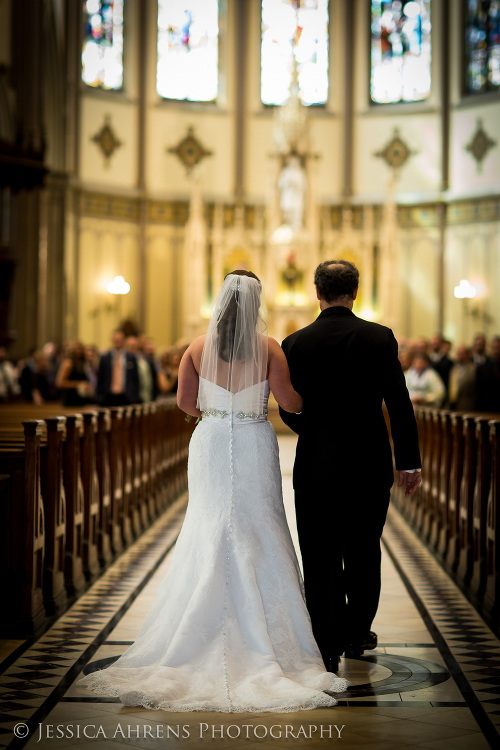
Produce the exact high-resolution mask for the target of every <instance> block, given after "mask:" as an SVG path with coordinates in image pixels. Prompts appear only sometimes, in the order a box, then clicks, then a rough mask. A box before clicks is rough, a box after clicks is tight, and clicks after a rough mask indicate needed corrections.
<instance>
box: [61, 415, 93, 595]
mask: <svg viewBox="0 0 500 750" xmlns="http://www.w3.org/2000/svg"><path fill="white" fill-rule="evenodd" d="M82 436H83V418H82V415H81V414H69V415H68V416H67V417H66V440H65V442H64V452H63V453H64V489H65V494H66V555H65V565H64V582H65V585H66V591H67V592H68V594H69V596H71V597H75V596H79V595H80V594H81V593H82V592H83V591H84V590H85V589H86V587H87V581H86V579H85V575H84V572H83V537H84V527H83V522H84V507H83V482H82V476H81V467H80V438H81V437H82ZM87 515H88V513H87Z"/></svg>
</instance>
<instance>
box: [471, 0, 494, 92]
mask: <svg viewBox="0 0 500 750" xmlns="http://www.w3.org/2000/svg"><path fill="white" fill-rule="evenodd" d="M465 66H466V67H465V89H466V91H467V92H469V93H476V92H483V91H491V90H493V91H495V90H498V88H499V87H500V2H498V0H496V1H495V0H489V1H488V2H485V0H467V2H466V19H465Z"/></svg>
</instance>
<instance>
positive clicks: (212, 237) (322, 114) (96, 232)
mask: <svg viewBox="0 0 500 750" xmlns="http://www.w3.org/2000/svg"><path fill="white" fill-rule="evenodd" d="M237 3H238V0H223V1H222V2H220V16H219V18H220V46H219V87H220V96H219V98H218V101H217V102H216V103H193V102H174V101H168V100H162V99H161V98H160V97H159V96H158V94H157V92H156V55H157V36H156V35H157V29H156V15H157V14H156V2H155V0H147V1H146V2H144V0H127V1H126V3H125V27H124V37H125V44H124V85H123V89H122V90H121V91H103V90H100V89H93V88H91V87H88V86H86V85H84V84H83V83H82V82H81V81H78V86H77V87H76V89H75V88H74V86H73V83H72V82H71V80H70V78H71V77H69V78H68V71H69V70H70V68H71V65H70V64H69V63H68V60H69V59H70V58H71V59H73V58H74V61H75V62H74V65H75V69H77V68H78V65H79V63H78V59H79V55H80V49H76V46H79V45H80V44H81V39H80V38H78V39H77V36H78V35H76V36H75V39H76V41H74V40H73V41H71V39H70V38H69V37H68V38H67V39H65V29H67V28H69V25H71V24H70V22H71V18H70V15H68V14H69V13H70V11H69V10H68V9H67V8H66V6H65V4H64V3H63V4H62V5H53V4H49V5H50V7H51V8H52V10H51V13H52V16H51V17H50V18H49V19H48V22H47V23H46V24H45V27H46V28H45V31H44V33H47V34H48V35H49V38H50V40H51V42H53V43H54V48H55V49H56V51H55V52H54V53H53V54H52V53H51V55H49V61H48V62H46V63H45V64H46V65H48V66H49V67H48V70H50V75H49V76H48V78H49V86H48V89H47V92H46V102H45V107H46V112H45V116H44V120H45V129H46V139H47V149H46V157H45V159H46V164H47V167H48V168H49V169H50V170H51V172H52V177H53V178H51V180H49V181H48V183H47V187H46V188H45V190H46V193H47V194H46V197H45V198H44V200H42V204H41V214H40V215H41V216H42V219H43V222H44V226H45V227H46V228H47V232H49V235H47V236H48V237H49V239H48V240H47V241H46V245H45V248H46V252H47V259H46V270H47V273H49V271H48V269H49V268H53V267H55V265H56V264H59V265H61V264H62V268H61V269H60V280H58V282H57V283H58V284H59V283H60V284H61V286H62V287H63V289H64V295H63V302H62V303H61V304H60V306H59V308H57V309H56V307H54V304H53V303H52V302H51V299H52V297H53V296H54V294H53V290H52V291H51V287H50V284H49V285H48V286H47V285H45V287H44V284H43V283H42V284H41V285H40V282H39V279H38V272H39V270H40V271H41V273H42V276H41V277H40V278H41V279H42V282H43V278H44V277H43V273H44V271H43V267H42V266H40V269H34V270H33V272H32V273H31V275H29V274H28V276H27V277H26V279H25V281H24V282H22V283H21V282H20V281H19V282H17V281H16V282H15V289H14V299H19V298H20V295H21V296H22V294H24V293H28V291H29V289H35V288H41V289H42V291H43V289H45V291H43V294H42V295H41V296H40V298H39V299H38V302H37V303H36V305H35V306H36V307H37V310H38V311H39V313H40V314H41V316H42V318H43V321H42V323H40V322H39V323H38V328H37V327H36V326H35V328H33V326H31V328H30V325H29V324H28V323H22V324H21V323H19V316H20V315H22V314H23V312H22V310H21V308H19V307H16V304H17V303H14V305H13V310H14V311H15V314H14V317H15V318H16V321H17V322H15V325H16V326H17V327H18V328H19V329H23V330H24V333H23V334H22V336H21V338H20V339H19V347H20V351H19V354H21V353H22V352H21V349H23V351H24V348H26V346H27V345H28V342H29V341H33V338H34V337H35V339H36V340H37V341H38V343H42V340H43V337H44V336H45V335H51V336H54V337H59V338H63V337H70V338H75V337H80V338H83V339H84V340H89V341H90V340H96V343H98V345H99V346H104V345H105V344H106V343H107V338H108V335H109V330H106V329H107V328H109V326H108V323H109V324H110V325H111V324H113V325H114V323H115V318H114V317H113V314H111V313H110V312H107V313H102V315H101V318H100V320H101V322H102V326H101V329H102V330H99V331H98V332H97V333H96V331H97V323H96V319H95V318H93V317H92V311H93V310H95V309H96V308H97V307H98V304H97V297H98V296H99V294H101V295H104V298H106V294H105V293H104V292H103V291H102V290H103V289H104V288H105V283H104V282H105V281H106V283H109V281H111V279H112V278H113V276H114V275H118V274H120V275H123V276H124V277H125V278H127V276H130V278H127V280H128V281H130V283H131V287H132V289H131V292H130V294H129V295H127V296H126V298H124V299H123V301H122V304H123V306H124V310H125V311H126V312H127V314H130V315H135V316H136V318H137V321H138V323H139V324H140V325H141V326H145V327H146V329H147V332H148V333H149V334H151V335H153V336H154V338H155V339H156V340H157V343H158V345H161V346H167V345H169V344H171V343H173V342H174V341H176V340H177V339H179V338H180V337H182V336H185V335H187V332H188V331H190V332H191V333H193V332H194V331H195V330H196V326H195V325H194V324H193V323H192V322H191V323H189V325H187V323H186V315H188V312H187V310H188V307H189V305H188V303H187V296H186V295H187V293H188V289H189V278H188V274H187V273H186V262H185V255H186V252H188V251H189V248H187V246H186V242H189V241H190V240H189V238H190V237H193V236H195V237H197V238H198V239H197V242H198V247H199V243H200V242H201V243H202V244H203V245H204V249H202V255H203V257H202V258H201V260H200V258H199V257H197V258H196V259H195V260H194V261H193V263H194V266H196V267H197V268H200V269H202V271H201V272H200V273H202V276H203V278H202V279H201V284H202V288H203V289H204V290H205V291H204V292H203V293H201V294H200V300H199V301H198V303H197V304H198V310H199V314H198V318H199V325H198V328H199V330H200V331H201V329H202V328H203V326H204V325H205V324H204V320H205V319H206V313H207V309H208V305H209V303H210V299H211V294H212V293H213V290H214V289H215V288H216V287H217V285H218V284H219V283H220V282H221V280H222V276H223V273H224V271H227V270H228V268H229V265H230V264H231V263H235V264H238V263H239V264H243V265H246V266H248V267H250V266H251V267H252V268H254V270H255V269H257V272H258V273H259V272H260V273H263V274H264V275H266V274H267V273H268V271H269V269H273V270H272V273H273V274H275V275H276V274H278V276H279V274H281V273H282V272H283V267H284V266H283V264H286V262H287V257H288V255H289V251H283V252H282V255H283V257H281V256H280V255H279V253H280V252H281V251H278V249H277V247H276V245H273V244H272V243H270V234H271V232H272V231H273V230H274V229H275V228H276V227H277V226H278V224H279V216H278V213H279V212H278V213H277V205H279V204H277V202H276V194H277V177H278V173H279V169H278V166H279V163H278V160H277V159H276V158H273V154H275V151H276V146H275V144H274V141H273V137H274V136H273V133H274V130H275V128H276V122H275V117H274V111H275V109H276V108H274V107H266V106H264V105H263V104H262V102H261V100H260V74H261V71H260V6H261V4H260V2H259V0H252V1H251V2H246V3H244V4H243V5H244V12H243V13H242V12H241V7H242V6H239V5H237ZM11 7H12V3H10V2H7V0H1V2H0V60H1V61H4V63H5V64H6V65H9V64H10V53H9V45H10V35H9V33H8V31H7V30H8V28H9V24H10V21H9V16H10V12H11ZM63 7H64V8H66V9H65V10H64V12H63V15H62V16H61V17H60V18H59V17H58V16H57V14H58V12H62V11H61V8H63ZM444 7H445V6H444V4H443V3H439V2H435V3H433V11H432V13H433V16H432V24H433V28H432V44H433V52H432V88H431V94H430V96H429V98H428V99H427V100H426V101H424V102H417V103H414V104H403V105H400V104H395V105H373V104H370V102H369V60H370V48H369V31H368V30H369V4H368V3H366V2H364V0H355V2H352V3H348V2H344V1H343V0H331V2H330V5H329V10H330V27H329V34H330V60H329V95H328V101H327V103H326V105H325V106H324V107H310V108H309V109H308V117H309V137H310V142H309V153H310V155H311V156H312V157H313V158H311V159H310V160H309V166H308V172H307V176H308V180H309V185H308V191H309V194H308V196H307V198H306V203H307V206H308V208H307V217H306V219H307V226H308V231H310V232H311V235H310V237H311V244H310V247H311V250H310V257H309V258H305V259H304V264H303V267H302V271H303V272H304V273H305V277H304V281H303V288H304V293H305V296H306V297H307V298H308V299H309V300H314V288H313V284H312V275H311V270H310V266H311V267H312V264H313V259H316V260H321V259H326V258H329V257H335V256H339V255H344V256H345V257H350V258H352V259H354V260H355V261H356V262H357V263H359V266H360V270H361V275H362V279H364V281H363V284H362V290H361V294H360V299H359V302H358V303H357V307H356V310H357V312H358V313H360V314H362V315H365V316H367V317H371V318H372V319H375V320H379V321H380V322H387V323H388V324H391V325H393V326H394V328H395V330H396V332H397V333H398V335H407V336H429V335H430V334H432V333H433V332H434V331H435V330H436V329H438V328H439V327H440V326H441V323H442V325H443V330H444V331H445V333H447V334H448V335H449V336H450V337H452V338H453V339H454V340H455V341H458V340H459V339H460V338H468V337H470V335H472V333H471V332H472V331H474V330H475V329H476V328H478V327H479V328H484V329H485V330H487V331H488V332H491V333H493V332H494V331H495V330H497V326H500V309H499V307H498V303H497V299H496V294H495V289H496V288H497V285H498V281H499V275H498V274H499V270H500V269H499V268H498V265H499V254H500V245H499V242H500V213H499V208H498V197H497V196H498V195H499V193H500V182H499V175H500V147H499V144H498V141H499V140H500V139H499V136H498V133H499V123H500V100H499V96H498V93H497V92H495V93H494V94H489V95H484V96H483V95H481V96H468V97H464V96H463V94H462V78H461V70H462V67H463V60H462V46H461V42H460V34H461V33H462V32H461V17H460V16H461V12H462V10H461V8H462V4H461V3H459V2H456V3H448V4H447V7H448V12H449V15H448V16H447V17H446V18H445V17H444V15H443V13H444V10H443V9H444ZM68 8H69V6H68ZM58 9H59V10H58ZM76 15H78V13H77V14H76ZM68 24H69V25H68ZM350 24H352V25H350ZM242 29H243V32H244V33H243V36H242ZM61 30H62V32H61ZM49 32H50V33H49ZM447 34H448V42H449V70H448V71H446V70H445V69H444V68H443V65H442V52H441V45H442V43H443V40H444V39H445V38H446V35H447ZM66 36H67V35H66ZM242 39H244V44H243V47H241V45H240V42H241V40H242ZM71 45H73V48H72V46H71ZM75 45H76V46H75ZM350 45H352V48H351V46H350ZM72 49H73V51H72ZM75 49H76V52H75ZM71 56H73V57H71ZM58 61H60V64H59V63H58ZM58 65H59V69H58ZM57 71H58V74H56V73H57ZM65 80H68V81H69V83H67V84H66V89H64V81H65ZM61 85H62V86H63V88H61ZM444 90H446V92H447V97H448V99H449V109H448V110H447V112H448V114H449V128H448V130H447V129H446V127H445V126H444V125H443V117H442V114H443V109H442V108H443V106H444V105H443V102H444V101H446V97H443V91H444ZM5 94H6V96H7V98H10V99H11V100H12V101H14V99H15V95H14V93H13V89H12V87H9V86H6V87H5ZM61 99H62V101H63V104H64V106H61V105H60V102H61ZM12 107H13V105H12V106H11V107H10V109H11V110H12ZM349 108H350V109H349ZM1 111H2V118H1V121H0V127H2V128H3V129H4V130H5V129H6V128H7V129H8V127H7V125H6V124H5V123H6V122H7V121H8V117H7V114H8V112H9V107H5V106H4V105H2V108H1ZM106 124H108V125H109V126H110V131H111V138H112V139H113V138H114V139H115V143H114V144H113V143H111V151H110V153H109V156H105V155H104V153H103V148H105V145H106V144H105V143H104V140H103V134H102V129H103V127H105V126H106ZM479 127H482V128H483V129H484V132H485V133H486V135H487V137H488V138H489V139H490V141H491V143H490V146H489V149H488V150H487V152H486V154H485V155H484V158H483V159H482V161H478V160H477V158H476V157H475V155H474V153H473V152H472V150H471V149H472V145H471V144H472V143H473V139H474V137H475V136H476V134H477V132H478V129H479ZM190 128H192V129H193V133H194V135H195V137H196V138H197V139H198V141H199V142H200V144H201V145H202V147H203V148H204V149H206V150H207V151H208V152H210V154H209V155H207V156H206V158H205V159H204V160H203V161H202V162H201V165H200V167H199V168H197V169H196V170H194V171H193V172H191V173H188V171H187V169H186V167H185V165H184V164H183V163H182V161H181V160H180V159H179V157H178V155H177V154H176V153H174V152H171V151H169V149H171V148H175V147H176V146H177V145H178V144H179V143H180V142H181V140H182V139H183V138H184V137H185V136H186V135H187V133H188V131H189V129H190ZM396 130H397V131H398V133H399V136H400V137H401V139H402V140H403V142H404V144H405V145H406V146H407V148H408V149H409V152H410V153H409V157H408V159H407V161H406V162H405V163H404V164H403V166H402V167H401V168H400V169H399V170H398V174H397V175H396V176H395V177H396V179H395V181H394V184H393V187H392V188H391V187H390V178H391V174H392V168H391V167H390V166H389V165H388V164H387V163H386V161H385V160H384V158H382V157H381V156H380V153H381V152H382V151H383V150H384V148H385V147H386V146H387V144H388V143H389V142H390V141H391V139H392V138H393V137H394V134H395V132H396ZM99 134H101V137H100V135H99ZM107 135H108V136H109V133H108V134H107ZM73 137H75V138H76V139H77V148H76V149H73V148H72V138H73ZM108 145H109V141H108ZM443 146H444V148H445V151H444V152H443ZM446 154H448V157H449V168H448V170H446V167H445V162H446V159H445V158H444V156H445V155H446ZM446 171H447V173H446V174H445V172H446ZM56 174H57V175H58V176H57V179H56V178H55V177H54V175H56ZM390 190H392V191H393V200H394V201H395V204H396V207H397V208H396V210H395V212H394V216H395V217H396V220H395V224H394V226H393V227H392V228H391V227H387V226H386V225H384V222H383V218H382V217H383V213H384V206H385V209H386V215H387V210H388V205H389V203H390V200H392V198H390V196H389V192H390ZM196 191H198V193H199V196H200V200H201V203H202V205H203V209H202V211H201V213H200V216H199V220H197V223H196V225H195V226H191V227H189V225H188V219H189V215H190V213H189V202H190V201H192V200H193V194H194V192H196ZM23 200H24V199H23V198H21V197H20V198H19V205H21V204H22V202H23ZM44 201H45V202H44ZM33 202H34V203H36V200H35V199H33V201H32V203H33ZM34 203H33V205H34ZM33 210H34V211H35V209H33ZM36 210H39V209H36ZM44 212H45V213H44ZM443 214H444V215H445V220H444V221H442V220H441V219H440V216H441V215H443ZM44 216H45V219H44ZM325 217H326V218H325ZM43 222H42V223H43ZM57 222H59V224H60V226H59V228H57V226H56V225H57ZM440 222H441V223H440ZM17 231H18V232H21V233H22V228H21V229H18V230H17ZM389 236H390V237H392V240H391V241H392V242H394V243H396V250H395V251H394V252H395V253H396V255H395V257H396V262H394V264H392V265H393V267H394V269H395V275H394V279H393V281H392V283H393V289H394V290H396V291H395V292H394V294H395V295H396V296H397V304H396V305H395V307H394V309H395V310H397V313H396V319H395V320H392V318H391V319H390V320H389V319H387V318H384V315H385V312H384V305H383V304H382V301H381V294H383V289H382V286H381V284H380V278H379V277H380V272H381V271H380V269H381V268H382V267H383V262H382V261H383V257H384V252H385V249H386V243H387V237H389ZM200 238H201V239H200ZM30 241H31V242H32V243H33V242H34V239H33V238H31V240H30ZM23 252H24V251H23ZM26 252H27V251H26ZM30 252H31V251H30ZM197 252H198V251H197ZM300 252H302V251H300ZM300 252H299V251H297V252H296V254H297V253H298V256H297V257H299V256H300ZM391 252H392V251H391ZM26 257H28V256H26ZM42 257H43V253H42ZM442 258H444V272H445V274H444V284H443V291H442V292H441V289H440V285H439V283H438V279H439V273H440V271H439V268H440V263H441V259H442ZM61 259H63V260H61ZM481 259H482V260H481ZM190 262H191V261H190ZM23 264H24V260H23V254H22V252H21V253H20V255H19V266H18V269H19V272H18V276H19V275H21V274H22V273H23V270H22V269H23V268H24V265H23ZM51 264H52V265H51ZM194 266H192V267H194ZM266 269H268V270H266ZM50 273H52V272H50ZM106 274H108V275H107V276H106ZM46 276H47V274H46V275H45V277H46ZM52 276H53V273H52ZM105 277H106V278H105ZM461 278H467V279H469V280H470V281H471V283H473V281H474V283H476V286H477V288H478V290H479V292H478V295H477V299H476V300H475V302H474V305H469V307H471V308H472V310H473V311H472V312H467V313H465V312H464V308H465V306H464V305H463V304H462V302H463V301H462V300H456V299H455V298H454V297H453V289H454V286H455V285H456V284H458V283H459V282H460V279H461ZM27 279H29V281H28V280H27ZM280 283H281V282H279V283H278V282H276V283H275V282H274V281H273V282H270V283H269V284H268V286H269V287H270V288H273V289H274V290H275V291H276V290H277V288H278V286H279V284H280ZM16 284H17V287H16ZM23 284H24V286H23ZM26 285H28V286H26ZM273 285H274V286H273ZM28 287H29V289H28ZM98 289H100V290H101V291H100V292H98V291H97V290H98ZM273 293H274V292H273ZM276 293H277V292H276ZM391 293H392V292H391ZM108 296H109V295H108ZM269 301H270V302H271V306H272V304H273V300H268V302H269ZM103 304H104V303H103ZM476 308H477V311H476V312H474V310H476ZM308 309H309V308H308ZM440 311H441V312H440ZM315 312H316V308H315V307H314V306H311V307H310V309H309V312H308V313H307V314H308V315H310V316H313V315H314V313H315ZM189 315H191V318H192V315H193V311H192V310H191V312H190V313H189ZM16 316H17V317H16ZM106 316H107V317H106ZM39 317H40V316H39ZM57 320H59V328H58V325H57V323H55V322H54V321H57ZM13 325H14V322H13ZM23 327H24V328H23ZM35 329H36V330H37V331H38V332H36V333H34V330H35ZM277 333H281V329H280V331H277ZM96 335H97V339H96V338H95V336H96ZM33 343H34V342H33Z"/></svg>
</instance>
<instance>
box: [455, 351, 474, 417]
mask: <svg viewBox="0 0 500 750" xmlns="http://www.w3.org/2000/svg"><path fill="white" fill-rule="evenodd" d="M448 402H449V405H450V409H454V410H455V411H473V410H474V409H475V408H476V365H475V364H474V362H473V361H472V353H471V351H470V349H468V348H467V347H466V346H463V345H462V346H459V347H458V348H457V353H456V357H455V364H454V365H453V367H452V368H451V372H450V385H449V389H448Z"/></svg>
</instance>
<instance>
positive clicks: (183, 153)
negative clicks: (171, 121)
mask: <svg viewBox="0 0 500 750" xmlns="http://www.w3.org/2000/svg"><path fill="white" fill-rule="evenodd" d="M167 152H168V153H169V154H177V156H178V157H179V159H180V160H181V162H182V163H183V164H184V166H185V167H186V171H187V173H188V174H190V173H191V172H192V171H193V169H194V168H195V167H196V165H197V164H199V163H200V161H202V159H204V158H205V157H206V156H212V152H211V151H207V149H206V148H205V147H204V146H203V145H202V144H201V143H200V141H199V140H198V139H197V138H195V135H194V130H193V128H188V132H187V135H186V136H185V137H184V138H183V139H182V141H180V142H179V143H178V144H177V146H172V148H167Z"/></svg>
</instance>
